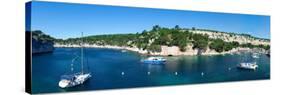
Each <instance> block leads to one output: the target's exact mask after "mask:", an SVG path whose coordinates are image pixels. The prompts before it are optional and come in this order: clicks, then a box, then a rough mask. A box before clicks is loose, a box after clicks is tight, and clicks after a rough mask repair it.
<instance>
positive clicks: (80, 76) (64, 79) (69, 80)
mask: <svg viewBox="0 0 281 95" xmlns="http://www.w3.org/2000/svg"><path fill="white" fill-rule="evenodd" d="M82 38H83V33H82ZM83 53H84V51H83V40H82V43H81V57H78V56H77V57H75V58H74V59H73V60H72V63H71V71H72V72H73V63H74V61H75V60H76V59H77V58H81V72H78V73H73V74H69V75H62V76H61V80H60V81H59V84H58V85H59V87H60V88H69V87H74V86H77V85H81V84H83V83H84V82H85V81H87V80H88V79H89V78H90V77H92V76H91V73H90V72H85V71H84V60H83V58H84V56H83V55H84V54H83Z"/></svg>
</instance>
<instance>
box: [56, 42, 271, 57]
mask: <svg viewBox="0 0 281 95" xmlns="http://www.w3.org/2000/svg"><path fill="white" fill-rule="evenodd" d="M54 47H64V48H78V47H80V45H76V44H73V45H63V44H55V45H54ZM84 47H87V48H108V49H120V50H129V51H134V52H138V53H140V54H146V55H160V56H180V55H191V56H193V55H221V54H233V53H239V52H241V51H259V52H261V53H263V52H266V51H265V50H257V49H250V48H241V47H238V48H233V49H232V50H230V51H224V52H216V51H215V50H211V49H209V48H207V49H206V50H203V51H202V50H201V51H200V50H198V49H192V46H191V45H188V46H187V50H186V51H185V52H181V51H180V49H179V48H178V47H177V46H170V47H169V46H161V49H162V51H161V52H149V51H147V50H142V49H139V48H137V47H120V46H111V45H95V44H93V45H92V44H91V45H90V44H84Z"/></svg>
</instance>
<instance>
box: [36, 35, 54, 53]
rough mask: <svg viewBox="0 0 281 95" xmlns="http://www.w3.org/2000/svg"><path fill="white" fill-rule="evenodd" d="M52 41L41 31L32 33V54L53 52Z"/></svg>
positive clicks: (52, 39)
mask: <svg viewBox="0 0 281 95" xmlns="http://www.w3.org/2000/svg"><path fill="white" fill-rule="evenodd" d="M53 41H54V38H52V37H50V36H49V35H46V34H44V33H43V32H41V31H32V54H38V53H48V52H53V50H54V42H53Z"/></svg>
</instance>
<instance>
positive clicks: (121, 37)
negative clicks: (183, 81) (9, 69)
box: [55, 25, 270, 52]
mask: <svg viewBox="0 0 281 95" xmlns="http://www.w3.org/2000/svg"><path fill="white" fill-rule="evenodd" d="M191 30H200V29H195V28H194V27H193V28H192V29H184V28H180V27H179V26H178V25H176V26H175V27H174V28H165V27H160V26H158V25H155V26H153V28H152V29H151V30H143V31H142V32H141V33H136V34H111V35H95V36H87V37H84V38H83V40H84V42H85V43H88V44H97V45H116V46H126V47H137V48H139V49H143V50H148V51H149V52H160V51H161V46H162V45H166V46H178V47H179V48H180V50H181V51H186V46H187V45H192V46H193V49H199V50H206V49H207V48H208V47H209V48H210V49H213V50H215V51H217V52H223V51H229V50H231V49H233V48H236V47H249V48H264V49H266V50H268V49H269V48H270V46H264V45H258V46H255V45H252V44H241V45H240V44H239V43H238V42H225V41H223V40H221V39H210V38H209V37H208V35H203V34H195V33H192V32H190V31H191ZM201 30H202V29H201ZM209 31H211V30H209ZM211 32H218V31H211ZM229 34H231V35H238V34H234V33H229ZM239 35H245V36H247V37H251V36H250V35H246V34H239ZM55 41H56V43H60V44H79V43H80V41H81V38H69V39H66V40H62V39H56V40H55Z"/></svg>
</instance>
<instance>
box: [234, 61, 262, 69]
mask: <svg viewBox="0 0 281 95" xmlns="http://www.w3.org/2000/svg"><path fill="white" fill-rule="evenodd" d="M237 67H238V68H241V69H249V70H256V69H257V68H258V65H257V64H256V62H254V63H240V64H238V65H237Z"/></svg>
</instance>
